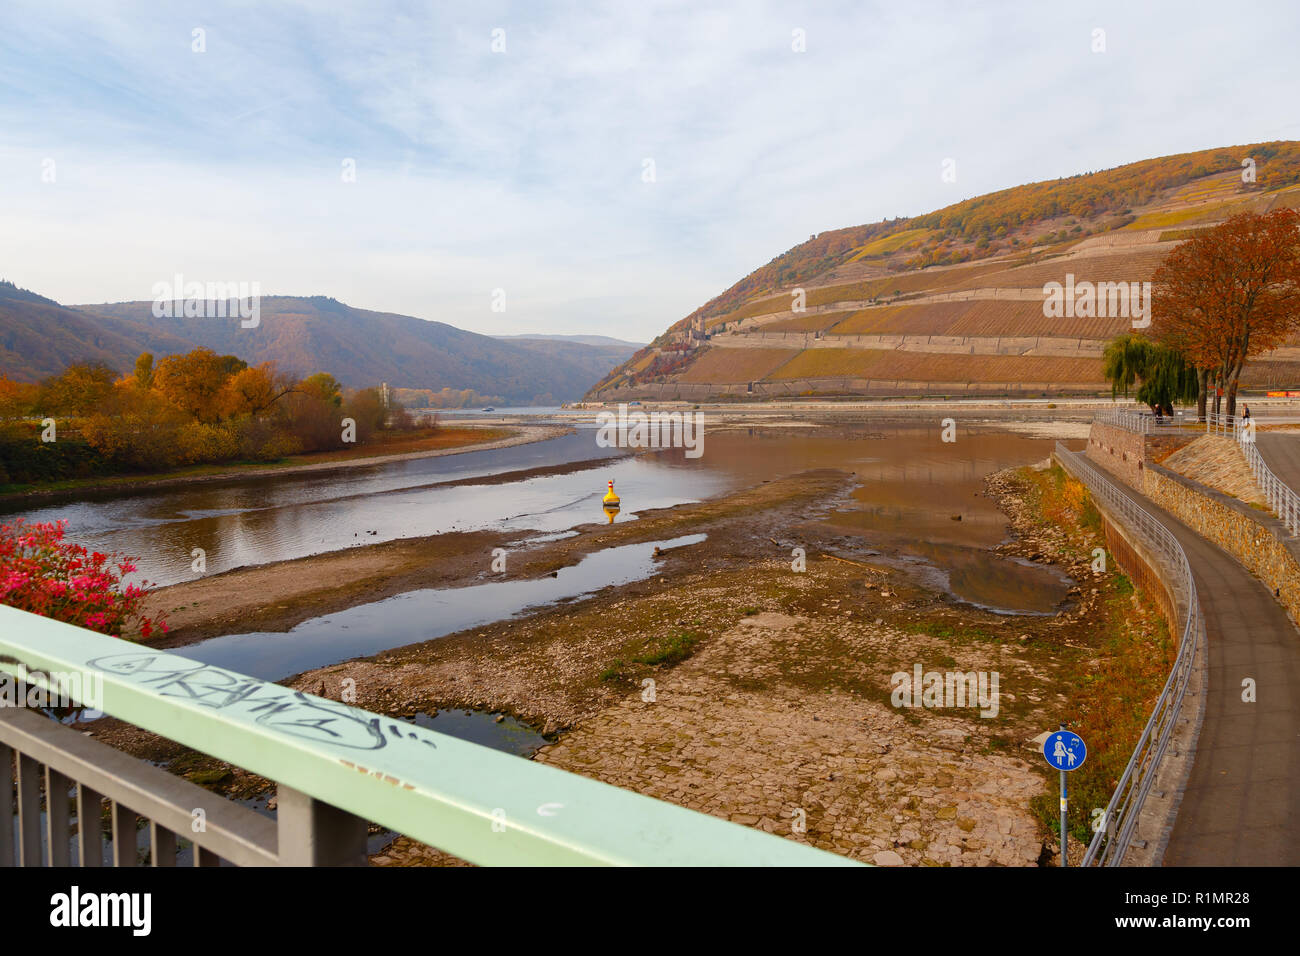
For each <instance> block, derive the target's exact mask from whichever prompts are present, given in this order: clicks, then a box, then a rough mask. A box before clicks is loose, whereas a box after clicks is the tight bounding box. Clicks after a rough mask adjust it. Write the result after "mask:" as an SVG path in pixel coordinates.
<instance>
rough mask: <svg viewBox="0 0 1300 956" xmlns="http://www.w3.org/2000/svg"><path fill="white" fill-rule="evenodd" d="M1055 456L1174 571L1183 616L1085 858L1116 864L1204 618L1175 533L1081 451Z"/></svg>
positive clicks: (1172, 584)
mask: <svg viewBox="0 0 1300 956" xmlns="http://www.w3.org/2000/svg"><path fill="white" fill-rule="evenodd" d="M1056 458H1057V460H1058V461H1059V462H1060V463H1061V465H1062V467H1064V468H1065V469H1066V470H1067V471H1068V472H1069V473H1070V474H1071V475H1073V476H1074V477H1075V478H1076V479H1078V480H1079V481H1081V482H1082V483H1083V484H1084V485H1085V486H1086V487H1087V489H1088V491H1089V493H1090V494H1092V495H1093V497H1094V498H1096V499H1098V500H1100V501H1102V502H1104V503H1105V504H1106V506H1107V507H1108V509H1110V510H1111V511H1112V512H1113V513H1116V514H1118V515H1119V516H1120V517H1121V518H1122V519H1123V520H1124V522H1125V523H1126V524H1128V525H1129V526H1130V527H1131V529H1132V530H1133V531H1134V532H1135V533H1137V534H1139V535H1140V536H1141V537H1142V538H1143V540H1144V541H1145V542H1146V544H1147V545H1148V546H1149V547H1151V548H1153V549H1154V550H1155V552H1156V553H1157V554H1159V555H1160V556H1161V558H1163V559H1164V562H1165V563H1166V564H1167V566H1168V567H1169V568H1171V569H1172V571H1173V578H1172V580H1170V581H1168V582H1167V586H1168V587H1169V589H1170V596H1171V598H1172V599H1173V600H1172V601H1171V604H1172V605H1173V606H1174V607H1177V608H1178V609H1179V610H1180V612H1181V614H1182V616H1183V627H1182V632H1181V635H1180V637H1179V643H1178V655H1177V657H1176V658H1175V660H1174V665H1173V667H1172V668H1171V669H1170V671H1169V677H1168V679H1167V680H1166V681H1165V685H1164V687H1163V689H1162V690H1161V691H1160V696H1159V697H1158V698H1157V699H1156V702H1155V706H1154V707H1153V708H1152V711H1151V717H1150V718H1149V719H1148V720H1147V723H1146V726H1145V727H1144V728H1143V729H1142V735H1141V736H1140V737H1139V738H1138V741H1137V745H1136V746H1135V747H1134V748H1133V755H1132V756H1131V757H1130V758H1129V761H1128V764H1127V766H1125V768H1124V773H1123V774H1122V775H1121V776H1120V779H1119V782H1118V784H1117V785H1116V787H1115V792H1114V795H1113V796H1112V797H1111V798H1110V802H1109V803H1107V805H1106V810H1105V815H1104V816H1103V817H1102V820H1103V821H1104V825H1103V826H1101V827H1100V828H1098V830H1097V831H1096V833H1095V834H1094V836H1093V838H1092V842H1091V843H1089V845H1088V849H1087V851H1086V852H1085V854H1084V857H1083V865H1084V866H1118V865H1119V864H1120V863H1122V862H1123V859H1124V855H1125V853H1127V851H1128V849H1129V847H1130V845H1131V844H1132V842H1133V834H1134V832H1135V830H1136V827H1137V824H1138V818H1139V817H1140V815H1141V812H1142V806H1143V804H1144V803H1145V801H1146V798H1147V795H1148V794H1149V793H1150V791H1151V786H1152V784H1153V783H1154V782H1155V780H1156V777H1157V775H1158V774H1159V772H1160V767H1161V763H1162V761H1163V760H1164V757H1165V753H1166V752H1167V750H1168V749H1169V740H1170V737H1171V736H1172V734H1173V731H1174V727H1175V725H1176V724H1177V722H1178V719H1179V715H1180V713H1181V710H1182V705H1183V698H1184V697H1185V696H1186V694H1187V686H1188V683H1189V681H1190V679H1191V675H1192V670H1193V664H1194V661H1195V658H1196V651H1197V648H1198V647H1202V646H1204V642H1205V621H1204V619H1203V618H1202V617H1201V605H1200V602H1199V600H1198V599H1197V596H1196V582H1195V580H1193V578H1192V569H1191V565H1190V564H1189V563H1188V561H1187V555H1186V553H1185V552H1184V551H1183V546H1182V545H1181V544H1179V543H1178V539H1177V538H1175V537H1174V536H1173V533H1172V532H1170V530H1169V529H1168V528H1166V527H1165V526H1164V525H1163V524H1161V523H1160V521H1158V520H1157V519H1156V518H1155V516H1154V515H1152V514H1151V513H1150V512H1149V511H1147V510H1146V509H1145V508H1143V507H1142V506H1141V505H1139V504H1138V503H1137V501H1135V500H1134V499H1133V498H1132V496H1130V495H1128V494H1126V493H1125V492H1123V491H1121V490H1120V488H1119V487H1118V485H1116V484H1115V482H1113V481H1112V480H1111V479H1109V478H1108V477H1106V476H1105V475H1103V474H1102V473H1101V472H1100V471H1099V470H1098V469H1097V468H1096V467H1095V466H1094V465H1093V464H1092V463H1091V462H1089V461H1088V460H1087V459H1086V458H1085V457H1084V456H1083V455H1080V454H1077V453H1075V452H1072V451H1069V450H1068V449H1067V448H1066V447H1065V445H1063V444H1061V443H1060V442H1058V443H1057V445H1056Z"/></svg>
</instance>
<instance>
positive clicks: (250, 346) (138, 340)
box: [0, 283, 635, 403]
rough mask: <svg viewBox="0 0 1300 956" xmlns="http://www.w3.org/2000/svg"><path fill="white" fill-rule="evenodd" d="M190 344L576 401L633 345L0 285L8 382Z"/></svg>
mask: <svg viewBox="0 0 1300 956" xmlns="http://www.w3.org/2000/svg"><path fill="white" fill-rule="evenodd" d="M200 345H201V346H206V347H208V348H211V349H213V350H214V351H217V352H219V353H222V354H234V355H238V356H239V357H240V358H242V359H244V360H245V361H247V362H249V363H251V364H259V363H261V362H266V361H274V362H276V363H277V364H278V365H279V366H280V368H282V369H283V370H285V371H288V372H292V373H295V374H299V375H306V374H310V373H312V372H316V371H328V372H330V373H331V374H333V375H334V376H335V378H337V379H338V380H339V381H340V382H341V383H343V384H344V385H346V386H349V387H365V386H370V385H375V384H378V383H379V382H388V383H389V384H390V385H392V386H393V387H395V388H396V387H404V388H432V389H435V390H436V389H441V388H444V387H450V388H454V389H468V388H472V389H475V390H476V391H478V392H481V393H484V394H490V395H500V396H503V397H504V398H505V399H506V400H508V401H511V402H520V403H531V402H533V401H535V400H547V401H567V400H570V399H575V398H578V397H579V396H580V395H581V394H582V391H583V389H585V388H586V387H588V386H589V385H590V384H591V383H592V382H594V381H595V380H596V379H598V378H599V377H600V375H601V374H602V373H604V372H605V371H606V370H608V369H609V367H610V366H611V365H614V364H617V363H618V362H620V361H622V360H623V359H625V358H626V357H627V356H628V355H629V354H631V352H632V351H634V349H635V346H632V345H628V346H620V347H611V346H590V345H585V344H583V343H580V342H547V341H522V340H521V341H517V342H516V341H503V340H500V339H496V338H493V337H491V336H487V335H479V334H477V333H474V332H466V331H464V330H463V329H458V328H455V327H453V326H450V325H446V324H445V323H442V322H431V321H425V320H423V319H418V318H414V317H412V316H406V315H396V314H393V313H386V312H372V311H368V310H365V309H357V308H353V307H352V306H349V305H345V304H344V303H341V302H338V301H336V300H334V299H330V298H326V297H323V296H310V297H296V296H263V297H262V299H261V317H260V323H259V325H258V326H257V327H256V328H251V329H245V328H242V327H241V325H240V322H239V320H238V319H227V318H167V317H164V318H157V317H155V316H154V315H153V305H152V303H151V302H119V303H113V304H102V305H81V306H72V307H68V306H62V305H59V304H58V303H57V302H54V301H53V300H50V299H46V298H44V297H42V296H39V295H36V294H34V293H30V292H26V291H25V290H20V289H17V288H16V287H15V286H13V285H12V284H9V283H4V284H0V373H3V374H5V375H8V376H9V377H11V378H15V379H19V380H22V381H35V380H38V379H41V378H44V377H45V376H47V375H51V374H54V373H56V372H58V371H61V370H62V369H63V368H65V367H66V366H67V365H68V364H69V363H71V362H74V361H78V360H81V359H92V360H96V361H102V362H104V363H105V364H107V365H109V366H111V367H113V368H115V369H117V370H118V371H126V370H128V369H130V368H131V367H132V366H133V365H134V363H135V359H136V356H137V355H139V353H140V352H142V351H150V352H153V353H154V354H155V356H156V357H161V356H163V355H170V354H173V353H177V352H185V351H189V350H190V349H192V348H194V347H196V346H200Z"/></svg>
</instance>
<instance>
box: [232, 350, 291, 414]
mask: <svg viewBox="0 0 1300 956" xmlns="http://www.w3.org/2000/svg"><path fill="white" fill-rule="evenodd" d="M294 387H295V383H294V382H293V381H292V380H290V379H286V378H284V377H283V376H281V375H279V373H278V372H277V371H276V368H275V363H274V362H263V363H262V364H261V365H258V366H256V367H248V368H244V369H241V370H240V371H238V372H236V373H235V374H234V375H232V376H230V378H228V379H227V380H226V383H225V385H223V386H222V389H221V394H220V396H219V400H218V406H219V407H220V409H221V412H222V414H223V415H225V416H227V417H238V416H242V415H261V414H262V413H264V412H266V411H267V410H268V409H269V408H270V407H271V406H272V405H274V404H275V403H276V402H278V401H279V400H280V399H281V398H283V397H284V396H285V395H287V394H289V392H291V391H293V389H294Z"/></svg>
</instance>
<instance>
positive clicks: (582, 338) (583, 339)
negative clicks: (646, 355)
mask: <svg viewBox="0 0 1300 956" xmlns="http://www.w3.org/2000/svg"><path fill="white" fill-rule="evenodd" d="M492 337H493V338H494V339H505V340H506V341H510V342H517V341H521V340H526V339H541V340H544V341H548V342H549V341H562V342H578V343H580V344H582V345H608V346H611V347H615V348H626V349H631V350H633V351H636V350H637V349H639V348H644V347H645V343H644V342H629V341H627V340H626V339H616V338H612V337H610V336H608V335H547V334H544V333H541V332H521V333H519V334H517V335H494V336H492Z"/></svg>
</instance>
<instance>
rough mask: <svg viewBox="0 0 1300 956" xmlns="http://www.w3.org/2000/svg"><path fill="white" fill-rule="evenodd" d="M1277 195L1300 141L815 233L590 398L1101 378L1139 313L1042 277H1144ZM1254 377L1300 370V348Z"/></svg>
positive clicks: (1059, 384)
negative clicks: (1048, 289) (1099, 310)
mask: <svg viewBox="0 0 1300 956" xmlns="http://www.w3.org/2000/svg"><path fill="white" fill-rule="evenodd" d="M1247 157H1249V158H1250V159H1251V160H1252V162H1253V163H1254V166H1253V173H1254V175H1253V179H1252V177H1250V176H1246V175H1243V160H1244V159H1245V158H1247ZM1280 205H1285V206H1296V205H1300V143H1295V142H1276V143H1257V144H1253V145H1249V146H1235V147H1225V148H1221V149H1212V150H1203V151H1200V152H1195V153H1185V154H1181V155H1177V156H1169V157H1163V158H1160V159H1151V160H1144V161H1142V162H1137V163H1131V164H1128V165H1125V166H1120V167H1117V168H1115V169H1111V170H1104V171H1101V172H1095V173H1088V174H1082V175H1078V176H1072V177H1069V178H1065V179H1059V180H1053V181H1049V182H1042V183H1032V184H1029V185H1026V186H1018V187H1014V188H1011V189H1005V190H1001V191H999V192H995V193H990V194H988V195H985V196H979V197H976V198H974V199H969V200H966V201H964V202H960V203H956V204H954V205H952V206H948V207H946V208H944V209H940V210H938V211H936V212H933V213H930V214H928V215H925V216H917V217H912V218H907V219H895V220H890V221H886V222H879V223H872V224H869V225H864V226H855V227H850V228H845V229H837V230H833V231H830V232H823V233H819V234H817V235H815V236H813V237H811V238H810V239H809V240H808V241H807V242H803V243H800V244H799V245H797V246H795V247H794V248H792V249H790V250H789V251H787V252H785V253H783V254H782V255H780V256H777V257H776V258H775V259H773V260H772V261H771V262H769V263H767V264H766V265H764V266H762V267H760V268H758V269H756V270H754V271H753V272H751V273H750V274H749V275H748V276H746V277H745V278H743V279H741V280H740V281H739V282H737V283H735V284H734V285H733V286H731V287H730V288H729V289H727V290H726V291H725V292H723V293H721V294H720V295H718V296H716V297H714V298H713V299H711V300H710V301H708V302H706V303H705V304H704V305H702V306H701V307H700V308H699V309H697V310H696V311H695V312H693V313H691V314H690V315H688V316H686V317H685V318H684V319H682V320H680V321H678V322H677V323H675V324H674V325H672V326H671V327H669V329H668V330H667V331H666V332H665V333H664V334H663V335H660V336H659V337H658V338H656V339H655V340H654V341H653V342H651V343H650V345H648V346H647V347H646V348H644V349H641V350H639V351H638V352H637V353H636V354H635V355H633V356H632V357H631V358H630V359H629V360H628V361H627V362H625V363H623V364H622V365H620V366H618V367H617V368H615V369H614V370H613V371H612V372H610V373H609V374H608V375H606V376H605V378H604V379H602V380H601V382H600V383H599V384H598V385H597V386H596V387H595V388H593V389H592V390H591V391H590V392H589V393H588V395H587V397H588V398H589V399H594V400H605V401H610V400H627V399H631V398H663V399H673V398H677V399H696V400H698V399H702V398H713V397H738V398H761V397H769V396H771V397H775V396H793V395H833V394H876V395H921V394H945V395H960V394H1008V395H1050V394H1070V393H1093V392H1101V391H1106V392H1108V391H1109V390H1108V387H1107V386H1105V384H1104V382H1103V379H1102V374H1101V353H1102V349H1103V348H1104V346H1105V343H1106V341H1107V340H1108V339H1109V338H1111V337H1113V336H1114V335H1116V334H1118V333H1120V332H1123V331H1124V330H1125V329H1127V328H1130V327H1131V319H1130V318H1128V317H1122V316H1110V317H1070V318H1065V317H1052V316H1048V315H1046V314H1045V309H1044V305H1043V300H1044V286H1045V284H1046V283H1048V282H1060V283H1063V284H1064V283H1065V282H1066V281H1067V276H1073V277H1074V278H1073V281H1075V282H1082V281H1090V282H1093V283H1097V282H1130V283H1131V282H1144V281H1149V280H1150V278H1151V275H1152V273H1153V272H1154V271H1155V269H1156V267H1157V266H1158V265H1159V264H1160V262H1161V260H1162V259H1163V258H1164V256H1165V255H1167V254H1168V252H1169V250H1170V249H1172V248H1173V247H1174V246H1176V245H1177V244H1178V242H1180V241H1182V240H1183V239H1186V238H1187V237H1188V236H1189V235H1190V234H1191V233H1192V232H1193V231H1194V230H1195V229H1198V228H1202V227H1205V226H1208V225H1212V224H1214V223H1217V222H1221V221H1222V220H1224V219H1226V218H1227V217H1229V216H1231V215H1233V214H1235V213H1238V212H1242V211H1246V210H1254V211H1260V212H1262V211H1267V210H1269V209H1273V208H1277V207H1278V206H1280ZM801 299H802V301H800V300H801ZM799 305H802V308H798V306H799ZM1247 377H1248V379H1249V381H1250V383H1252V384H1257V385H1277V384H1295V383H1297V382H1300V348H1294V347H1292V348H1283V349H1279V350H1277V351H1276V352H1274V353H1272V354H1271V355H1270V356H1269V357H1268V358H1267V360H1265V361H1260V362H1257V363H1256V364H1255V365H1254V366H1253V367H1251V368H1250V369H1248V376H1247Z"/></svg>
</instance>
